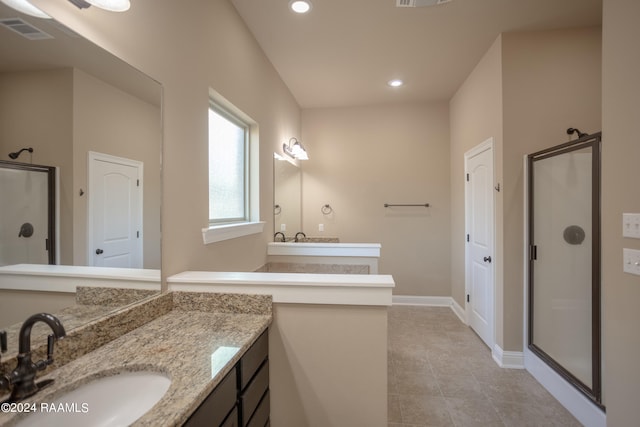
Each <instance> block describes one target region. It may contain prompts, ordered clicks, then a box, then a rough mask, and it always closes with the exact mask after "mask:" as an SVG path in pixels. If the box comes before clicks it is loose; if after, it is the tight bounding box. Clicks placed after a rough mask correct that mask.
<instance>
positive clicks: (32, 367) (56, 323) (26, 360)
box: [0, 313, 66, 402]
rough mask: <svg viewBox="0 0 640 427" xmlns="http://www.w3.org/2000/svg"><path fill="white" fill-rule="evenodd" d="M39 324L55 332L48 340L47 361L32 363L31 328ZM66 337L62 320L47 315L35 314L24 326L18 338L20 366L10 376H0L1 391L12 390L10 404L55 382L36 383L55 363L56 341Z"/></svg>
mask: <svg viewBox="0 0 640 427" xmlns="http://www.w3.org/2000/svg"><path fill="white" fill-rule="evenodd" d="M37 322H44V323H46V324H47V325H49V327H50V328H51V330H52V331H53V335H49V337H48V338H47V360H40V361H38V362H35V363H34V362H32V361H31V328H32V327H33V325H34V324H36V323H37ZM65 335H66V332H65V330H64V327H63V326H62V323H60V320H58V318H56V317H55V316H52V315H51V314H47V313H39V314H34V315H33V316H31V317H29V318H28V319H27V320H25V322H24V323H23V324H22V327H21V328H20V335H19V337H18V365H17V366H16V368H15V369H14V370H13V371H12V372H11V373H10V374H8V375H3V376H0V389H3V388H4V389H10V388H11V397H9V401H10V402H17V401H20V400H22V399H26V398H27V397H29V396H33V395H34V394H36V393H37V392H38V391H39V390H40V389H42V388H44V387H45V386H47V385H49V384H51V383H52V382H53V380H48V381H42V382H39V383H36V382H35V378H36V373H37V372H38V371H42V370H44V369H45V368H46V367H47V366H49V365H51V364H52V363H53V344H54V341H55V340H56V339H60V338H62V337H64V336H65Z"/></svg>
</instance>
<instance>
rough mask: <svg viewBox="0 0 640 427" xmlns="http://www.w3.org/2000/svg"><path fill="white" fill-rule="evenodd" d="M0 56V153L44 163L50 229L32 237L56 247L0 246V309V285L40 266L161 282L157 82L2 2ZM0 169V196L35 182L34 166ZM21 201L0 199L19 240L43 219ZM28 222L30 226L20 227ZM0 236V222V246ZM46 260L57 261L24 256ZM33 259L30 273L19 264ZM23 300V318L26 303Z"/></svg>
mask: <svg viewBox="0 0 640 427" xmlns="http://www.w3.org/2000/svg"><path fill="white" fill-rule="evenodd" d="M0 57H1V58H2V60H0V159H1V160H2V161H3V163H12V164H13V165H20V164H22V165H24V166H25V167H33V166H34V165H44V166H46V167H52V168H55V174H56V177H57V179H56V182H55V187H56V189H55V190H56V191H55V200H54V204H55V221H54V222H53V224H51V227H54V228H55V233H54V234H55V235H56V238H55V239H54V240H55V241H48V242H47V243H45V242H44V241H41V242H38V243H37V244H35V243H34V246H38V248H39V249H42V248H44V247H45V245H50V246H51V247H54V248H56V249H59V250H57V251H56V253H55V256H54V257H53V258H54V260H53V261H52V260H51V259H50V258H49V257H48V256H45V257H38V258H36V259H34V258H30V257H26V256H25V257H20V256H18V255H20V253H25V252H29V251H30V249H26V247H24V248H22V249H24V250H22V251H16V250H15V247H11V248H8V247H0V270H2V274H0V281H2V280H4V281H5V282H7V281H9V282H10V283H9V286H4V285H3V284H2V283H0V293H2V296H3V297H2V298H0V300H1V301H2V305H3V307H2V308H0V311H5V312H6V311H8V310H4V309H5V308H7V307H4V305H5V304H6V303H7V301H13V300H11V299H10V298H4V296H5V294H4V293H5V292H9V290H10V291H11V292H13V293H19V292H20V291H19V290H16V289H15V288H14V287H13V284H14V283H16V282H21V280H22V278H25V280H24V281H25V282H30V283H32V282H33V281H34V280H36V279H34V278H35V277H43V274H44V273H43V271H46V272H47V274H48V273H49V272H53V273H55V274H56V275H57V274H60V275H61V276H64V277H65V278H66V277H72V276H74V275H75V276H76V279H77V277H80V276H82V277H85V278H86V279H82V280H84V281H85V282H91V283H93V282H96V283H97V282H98V281H100V280H102V281H105V280H106V281H109V280H111V281H113V280H118V286H119V287H127V286H132V287H138V284H140V286H139V289H155V290H157V291H160V280H159V279H160V271H159V270H160V266H161V259H160V194H161V188H160V182H161V180H160V174H161V165H160V161H161V144H162V123H161V112H160V108H161V94H162V87H161V85H160V84H159V83H158V82H156V81H154V80H153V79H151V78H150V77H148V76H146V75H144V74H142V73H141V72H140V71H138V70H136V69H135V68H133V67H132V66H131V65H129V64H127V63H125V62H124V61H122V60H121V59H119V58H117V57H115V56H113V55H112V54H110V53H109V52H107V51H105V50H104V49H102V48H100V47H99V46H96V45H95V44H93V43H91V42H89V41H88V40H86V39H84V38H83V37H81V36H79V35H78V34H76V33H75V32H73V31H72V30H70V29H69V28H67V27H65V26H64V25H62V24H61V23H59V22H56V21H55V20H48V19H46V20H45V19H38V18H34V17H31V16H28V15H23V14H20V13H18V12H16V11H15V10H14V9H11V8H8V7H7V6H5V5H4V4H0ZM24 148H27V150H26V151H24V150H23V149H24ZM29 149H30V150H29ZM21 151H22V152H21ZM20 152H21V153H20ZM18 153H19V154H18ZM16 154H17V155H16ZM14 157H15V158H14ZM3 170H4V169H3ZM0 179H1V180H2V181H1V182H0V191H2V192H3V193H2V194H0V197H1V198H2V200H5V197H6V196H7V195H6V194H5V193H4V192H6V191H13V192H20V191H21V190H20V189H19V188H18V186H19V185H22V186H23V188H25V189H26V188H31V187H33V183H34V181H33V178H26V179H27V181H25V182H23V183H22V184H17V183H12V182H11V180H10V179H7V178H6V177H5V175H2V176H1V177H0ZM29 182H31V184H29ZM14 184H15V185H14ZM7 187H11V188H9V189H7ZM13 187H15V188H13ZM3 205H4V203H3ZM23 208H24V209H21V210H20V211H16V212H14V213H12V216H14V217H15V218H14V219H12V220H11V221H13V222H12V223H8V222H7V221H8V218H9V216H8V215H5V214H4V211H3V213H2V217H0V231H1V232H2V233H5V231H6V233H8V234H7V236H13V235H14V234H15V236H13V237H15V239H13V240H16V239H17V240H18V242H17V243H16V242H13V243H14V244H17V245H20V244H22V245H23V246H24V242H27V241H29V242H35V240H36V239H40V240H42V239H45V238H44V237H42V236H47V235H49V233H48V230H47V231H46V232H45V230H42V228H43V227H47V226H48V224H46V223H47V221H40V220H38V219H33V220H32V219H31V218H32V216H33V217H35V215H36V214H37V213H38V212H30V211H40V212H39V213H40V214H42V213H43V212H41V211H42V210H44V209H46V203H44V204H37V203H35V199H34V202H33V203H25V205H24V206H23ZM131 212H133V213H131ZM27 223H28V224H31V226H32V229H31V228H30V227H29V226H25V229H24V230H25V231H26V232H27V234H31V236H30V237H26V234H24V233H21V231H22V226H23V225H24V224H27ZM48 239H50V240H51V239H52V238H51V237H48ZM9 240H10V239H5V238H4V234H3V235H2V239H1V240H0V246H1V245H4V244H5V243H6V242H7V241H9ZM114 243H117V244H114ZM7 253H11V255H12V256H11V257H7V256H4V255H6V254H7ZM51 263H54V264H58V265H56V266H43V265H40V266H38V265H35V264H51ZM32 264H34V267H33V268H32V269H31V270H33V271H35V273H34V272H32V271H30V268H28V267H29V265H32ZM25 265H26V267H25ZM71 266H73V267H71ZM45 267H46V268H45ZM113 267H118V268H113ZM74 268H75V270H73V269H74ZM5 273H6V274H5ZM8 277H10V279H7V278H8ZM48 277H49V279H47V280H48V282H51V283H53V282H55V281H56V280H52V279H51V278H50V277H51V276H48ZM40 280H41V281H42V279H40ZM7 289H9V290H7ZM47 291H48V289H47ZM65 292H67V295H69V292H71V293H73V290H72V291H69V290H68V289H67V290H66V291H65ZM35 293H38V292H35V291H34V292H33V294H35ZM40 293H43V292H40ZM71 295H72V294H71ZM16 298H18V297H16ZM19 298H20V299H21V301H22V300H24V304H25V306H26V307H28V308H26V309H25V310H28V311H31V310H32V308H33V307H35V305H33V307H32V306H30V305H29V302H28V300H29V298H30V294H29V295H27V293H25V294H24V295H20V296H19ZM34 298H35V295H34ZM39 298H40V300H43V299H45V300H51V299H52V298H51V297H50V296H46V295H45V296H43V295H39ZM61 304H64V303H61ZM38 307H39V310H42V307H41V306H38ZM11 309H12V310H13V309H15V307H13V306H12V307H11ZM28 311H25V313H24V318H26V317H27V314H32V313H29V312H28ZM23 320H24V319H23ZM1 326H2V324H1V323H0V327H1Z"/></svg>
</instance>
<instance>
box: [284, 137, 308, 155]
mask: <svg viewBox="0 0 640 427" xmlns="http://www.w3.org/2000/svg"><path fill="white" fill-rule="evenodd" d="M282 151H284V153H285V154H286V155H288V156H290V157H293V158H294V159H297V160H309V156H308V155H307V150H305V149H304V147H303V146H302V144H301V143H300V141H298V140H297V139H296V138H291V139H290V140H289V144H288V145H287V144H282Z"/></svg>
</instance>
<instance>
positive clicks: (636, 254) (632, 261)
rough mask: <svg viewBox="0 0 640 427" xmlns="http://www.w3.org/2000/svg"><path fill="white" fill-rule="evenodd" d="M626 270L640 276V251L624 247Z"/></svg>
mask: <svg viewBox="0 0 640 427" xmlns="http://www.w3.org/2000/svg"><path fill="white" fill-rule="evenodd" d="M622 258H623V260H624V261H623V262H624V272H625V273H629V274H635V275H637V276H640V251H639V250H636V249H627V248H624V249H622Z"/></svg>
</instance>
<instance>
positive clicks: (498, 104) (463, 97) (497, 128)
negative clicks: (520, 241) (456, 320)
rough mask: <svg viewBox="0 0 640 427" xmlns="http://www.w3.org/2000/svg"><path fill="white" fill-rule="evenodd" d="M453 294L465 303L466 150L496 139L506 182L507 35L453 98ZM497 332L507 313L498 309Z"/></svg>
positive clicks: (498, 297) (498, 294) (497, 164)
mask: <svg viewBox="0 0 640 427" xmlns="http://www.w3.org/2000/svg"><path fill="white" fill-rule="evenodd" d="M449 108H450V123H451V125H450V127H451V146H450V159H449V160H450V162H451V166H450V168H451V178H450V179H451V235H450V238H451V295H452V296H453V298H454V299H455V300H456V302H457V303H458V304H459V305H460V306H461V307H464V305H465V265H464V257H465V240H466V239H465V217H464V205H465V200H464V191H465V190H464V186H465V171H464V153H465V152H467V151H469V150H470V149H471V148H473V147H475V146H477V145H478V144H481V143H482V142H484V141H486V140H487V139H488V138H493V139H494V162H493V163H494V169H495V171H494V175H495V179H496V182H501V181H502V178H501V177H502V162H501V161H500V159H501V157H502V37H501V36H500V37H498V38H497V39H496V41H495V42H494V43H493V44H492V45H491V47H490V48H489V50H488V51H487V53H485V55H484V56H483V58H482V59H481V60H480V62H479V63H478V65H476V67H475V69H474V70H473V71H472V73H471V74H470V75H469V77H468V78H467V79H466V81H465V82H464V83H463V84H462V86H460V88H459V89H458V91H457V92H456V94H455V95H454V96H453V98H451V101H450V103H449ZM501 206H502V193H498V194H496V208H495V216H496V223H497V225H496V241H495V247H496V255H495V256H494V257H493V258H494V259H495V261H494V268H495V274H496V308H497V307H500V306H501V303H500V302H501V301H502V274H501V272H502V269H501V267H500V266H501V265H502V262H501V261H502V257H501V256H500V254H501V251H502V244H501V238H500V236H501V231H502V230H501V224H502V210H501ZM496 326H497V330H501V329H502V313H501V310H496Z"/></svg>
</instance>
